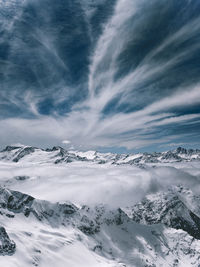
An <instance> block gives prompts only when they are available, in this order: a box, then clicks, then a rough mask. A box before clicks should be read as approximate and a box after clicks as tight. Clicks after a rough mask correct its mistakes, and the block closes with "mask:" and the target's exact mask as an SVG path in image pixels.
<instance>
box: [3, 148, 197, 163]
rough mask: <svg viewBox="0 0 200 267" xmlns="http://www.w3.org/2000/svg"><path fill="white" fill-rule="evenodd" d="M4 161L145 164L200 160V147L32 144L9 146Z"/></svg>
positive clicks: (4, 154) (4, 151) (5, 151)
mask: <svg viewBox="0 0 200 267" xmlns="http://www.w3.org/2000/svg"><path fill="white" fill-rule="evenodd" d="M0 160H3V161H13V162H18V161H23V160H26V161H29V162H40V163H41V162H52V163H56V164H58V163H70V162H74V161H90V162H96V163H99V164H104V163H111V164H130V165H131V164H144V163H170V162H180V161H195V160H200V150H199V149H185V148H182V147H178V148H177V149H175V150H171V151H166V152H154V153H136V154H114V153H100V152H97V151H86V152H80V151H67V150H65V149H63V148H62V147H53V148H52V149H40V148H36V147H31V146H7V147H6V148H5V149H3V150H2V151H1V152H0Z"/></svg>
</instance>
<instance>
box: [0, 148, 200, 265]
mask: <svg viewBox="0 0 200 267" xmlns="http://www.w3.org/2000/svg"><path fill="white" fill-rule="evenodd" d="M197 152H198V151H197V150H193V152H189V151H187V152H185V151H184V150H181V151H179V149H177V150H176V152H173V153H176V154H182V155H186V154H187V155H189V154H190V155H191V154H192V155H194V153H197ZM158 154H160V153H158ZM166 154H167V152H166V153H162V157H163V155H166ZM168 154H169V153H168ZM0 155H1V156H0V157H1V160H0V218H1V225H0V263H1V264H2V266H6V267H29V266H41V267H46V266H49V267H51V266H52V267H53V266H58V267H62V266H63V267H71V266H74V267H79V266H91V267H95V266H103V267H104V266H105V267H107V266H111V267H118V266H119V267H122V266H124V267H125V266H126V267H132V266H133V267H147V266H148V267H150V266H151V267H160V266H174V267H175V266H178V267H179V266H180V267H185V266H187V267H188V266H195V267H198V266H199V258H200V226H199V225H200V205H199V203H200V202H199V200H200V187H199V177H200V167H199V161H198V160H196V159H195V160H194V159H193V156H191V158H189V159H186V156H184V157H185V158H184V159H183V160H181V161H179V160H175V161H171V160H170V161H167V162H165V160H166V159H162V160H159V162H154V163H152V162H151V163H141V161H140V163H139V164H138V163H136V162H135V163H134V164H132V163H130V161H129V159H130V160H131V162H132V161H133V160H134V159H135V157H136V155H117V154H112V153H106V154H101V153H98V152H93V151H90V152H75V151H70V152H68V151H66V150H64V149H62V148H60V147H54V148H52V149H47V150H42V149H38V148H33V147H27V146H19V147H7V148H6V149H4V150H3V151H2V152H1V153H0ZM139 157H143V159H144V157H147V154H140V155H139ZM152 157H154V155H152ZM159 157H161V156H159ZM188 157H189V156H188ZM148 162H149V161H148ZM99 163H101V164H99ZM112 163H114V164H112ZM127 163H128V164H127ZM141 164H142V165H141Z"/></svg>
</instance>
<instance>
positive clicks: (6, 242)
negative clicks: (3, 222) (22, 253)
mask: <svg viewBox="0 0 200 267" xmlns="http://www.w3.org/2000/svg"><path fill="white" fill-rule="evenodd" d="M15 250H16V245H15V242H14V241H12V240H10V238H9V236H8V234H7V232H6V230H5V228H4V227H0V255H1V256H2V255H3V256H5V255H10V256H11V255H13V254H14V253H15Z"/></svg>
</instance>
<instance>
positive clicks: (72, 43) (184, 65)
mask: <svg viewBox="0 0 200 267" xmlns="http://www.w3.org/2000/svg"><path fill="white" fill-rule="evenodd" d="M0 36H1V38H0V147H4V146H5V145H8V144H16V143H22V144H27V145H34V146H38V147H51V146H53V145H62V146H64V147H66V148H69V149H72V148H73V149H78V150H91V149H92V150H99V151H104V152H107V151H111V152H120V153H121V152H129V151H131V152H135V151H163V150H167V149H172V148H175V147H177V146H184V147H186V148H187V147H194V148H200V141H199V140H200V138H199V137H200V81H199V80H200V76H199V73H200V46H199V41H200V2H199V1H197V0H150V1H149V0H56V1H54V0H34V1H33V0H0Z"/></svg>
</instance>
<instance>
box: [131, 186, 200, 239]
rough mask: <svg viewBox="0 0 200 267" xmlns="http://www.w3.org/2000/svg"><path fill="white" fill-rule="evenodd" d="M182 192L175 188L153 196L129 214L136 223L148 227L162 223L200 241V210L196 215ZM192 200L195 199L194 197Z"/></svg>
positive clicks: (148, 197)
mask: <svg viewBox="0 0 200 267" xmlns="http://www.w3.org/2000/svg"><path fill="white" fill-rule="evenodd" d="M181 190H182V189H180V188H176V189H174V188H173V190H171V189H170V190H168V191H167V192H158V193H156V194H151V195H149V196H147V197H146V198H145V199H144V200H143V201H142V202H140V203H137V204H136V205H135V206H133V207H132V208H129V209H128V210H127V211H128V214H129V216H130V217H131V218H132V219H133V220H134V221H135V222H138V223H143V224H147V225H151V224H159V223H162V224H164V225H167V226H168V227H172V228H175V229H182V230H184V231H186V232H188V234H190V235H191V236H193V237H194V238H196V239H200V218H199V216H198V209H197V210H196V212H197V214H195V209H194V206H193V209H194V211H192V210H191V209H190V208H189V207H188V206H187V201H186V199H185V198H184V194H181ZM192 198H193V199H194V197H192ZM196 201H197V199H196ZM197 203H198V202H197Z"/></svg>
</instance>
